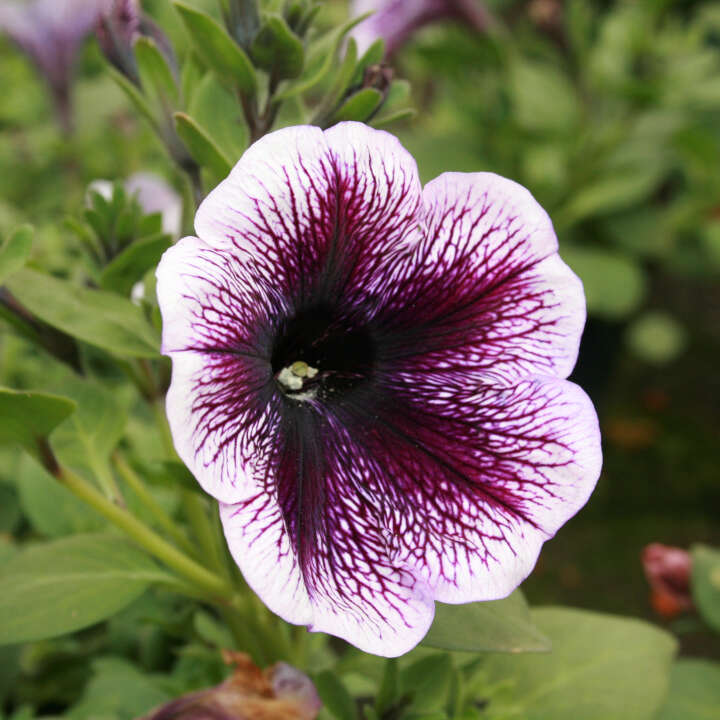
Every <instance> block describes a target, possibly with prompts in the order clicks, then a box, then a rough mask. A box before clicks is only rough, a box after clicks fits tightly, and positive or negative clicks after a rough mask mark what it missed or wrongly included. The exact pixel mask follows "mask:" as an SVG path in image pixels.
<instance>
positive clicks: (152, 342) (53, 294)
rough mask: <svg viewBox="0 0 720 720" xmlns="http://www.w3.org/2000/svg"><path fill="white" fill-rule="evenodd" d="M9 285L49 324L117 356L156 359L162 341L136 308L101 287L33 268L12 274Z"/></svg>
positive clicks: (19, 299)
mask: <svg viewBox="0 0 720 720" xmlns="http://www.w3.org/2000/svg"><path fill="white" fill-rule="evenodd" d="M8 287H9V288H10V291H11V292H12V294H13V295H14V296H15V297H16V298H17V300H18V301H19V302H20V303H21V304H22V305H24V306H25V307H26V308H27V309H28V310H29V311H30V312H32V313H33V314H34V315H37V317H39V318H40V319H41V320H44V321H45V322H46V323H48V324H49V325H52V326H53V327H55V328H58V329H59V330H62V331H63V332H65V333H67V334H68V335H72V336H73V337H76V338H78V339H79V340H83V341H84V342H86V343H89V344H90V345H94V346H96V347H99V348H102V349H103V350H107V351H108V352H111V353H113V354H115V355H118V356H120V357H155V356H157V355H158V351H159V346H160V341H159V338H158V337H157V335H156V332H155V330H154V329H153V328H152V327H151V326H150V325H149V324H148V322H147V320H146V319H145V316H144V315H143V313H142V310H140V308H138V307H136V306H135V305H133V304H132V303H131V302H130V301H129V300H126V299H125V298H122V297H120V296H119V295H115V294H114V293H107V292H103V291H101V290H91V289H89V288H84V287H79V286H77V285H74V284H72V283H70V282H67V281H65V280H58V279H57V278H55V277H52V276H50V275H47V274H45V273H41V272H38V271H36V270H29V269H27V268H26V269H24V270H20V271H19V272H17V273H15V275H13V277H12V278H11V279H10V282H9V283H8Z"/></svg>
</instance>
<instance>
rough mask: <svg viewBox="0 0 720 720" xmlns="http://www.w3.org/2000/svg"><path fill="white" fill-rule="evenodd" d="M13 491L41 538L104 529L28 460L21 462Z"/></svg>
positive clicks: (92, 514)
mask: <svg viewBox="0 0 720 720" xmlns="http://www.w3.org/2000/svg"><path fill="white" fill-rule="evenodd" d="M17 488H18V493H19V495H20V505H21V507H22V510H23V513H24V514H25V517H26V518H27V519H28V520H29V521H30V525H32V527H33V529H34V530H35V531H36V532H38V533H40V534H41V535H44V536H45V537H49V538H58V537H63V536H64V535H72V534H73V533H84V532H94V531H97V530H101V529H102V528H104V527H105V521H104V520H103V518H101V517H100V515H98V514H97V513H95V512H94V511H93V510H92V509H91V508H90V507H89V506H88V505H86V504H85V503H84V502H82V500H79V499H78V498H76V497H75V496H74V495H73V494H72V493H71V492H70V491H69V490H68V489H67V488H66V487H64V486H63V485H61V484H60V483H59V482H58V481H57V480H56V479H55V478H54V477H53V476H52V475H50V474H49V473H48V472H47V471H46V470H45V469H44V468H43V467H42V466H41V465H39V464H38V463H37V462H36V461H35V460H33V459H32V458H29V457H25V458H23V459H22V461H21V463H20V466H19V468H18V472H17Z"/></svg>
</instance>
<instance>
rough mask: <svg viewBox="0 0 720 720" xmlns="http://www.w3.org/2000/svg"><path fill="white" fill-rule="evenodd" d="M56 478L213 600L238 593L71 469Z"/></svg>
mask: <svg viewBox="0 0 720 720" xmlns="http://www.w3.org/2000/svg"><path fill="white" fill-rule="evenodd" d="M56 474H57V477H58V479H59V480H60V482H61V483H62V484H63V485H65V487H66V488H67V489H68V490H70V492H72V493H73V494H74V495H75V496H76V497H78V498H80V499H81V500H83V501H84V502H86V503H87V504H88V505H90V507H92V508H94V509H95V510H96V511H97V512H98V513H100V514H101V515H103V516H104V517H105V518H106V519H107V520H109V521H110V522H111V523H113V524H114V525H115V526H117V527H118V528H120V529H121V530H123V531H124V532H125V533H126V534H127V535H128V536H129V537H131V538H132V539H133V540H135V542H137V543H138V545H140V546H142V547H143V548H145V550H147V551H148V552H149V553H150V554H151V555H153V556H155V557H156V558H157V559H158V560H160V561H161V562H163V563H164V564H165V565H167V566H168V567H169V568H172V569H173V570H175V572H177V573H178V574H179V575H182V576H183V577H184V578H186V579H187V580H189V581H190V582H191V583H192V584H194V585H195V586H196V587H198V588H199V589H202V590H203V591H205V592H207V593H208V594H209V595H210V596H212V597H214V598H218V599H219V598H223V599H225V601H226V602H230V601H232V600H233V599H234V598H233V596H234V595H235V589H234V588H233V587H232V585H230V584H229V583H228V582H227V581H226V580H224V579H223V578H221V577H219V576H218V575H216V574H215V573H212V572H210V571H209V570H206V569H205V568H204V567H203V566H202V565H199V564H198V563H196V562H195V561H194V560H193V559H192V558H189V557H188V556H187V555H185V554H184V553H182V552H180V551H179V550H178V549H177V548H176V547H174V546H173V545H171V544H170V543H169V542H167V541H166V540H164V539H163V538H162V537H160V535H158V534H157V533H156V532H155V531H154V530H151V529H150V528H149V527H148V526H147V525H145V524H144V523H142V522H140V521H139V520H138V519H137V518H135V517H134V516H133V515H131V514H130V513H129V512H128V511H127V510H124V509H123V508H120V507H118V506H117V505H114V504H113V503H112V502H110V501H109V500H108V499H107V498H106V497H105V496H104V495H103V494H102V493H100V492H98V490H96V489H95V488H94V487H93V486H92V485H90V484H89V483H88V482H86V481H85V480H84V479H83V478H81V477H80V476H79V475H76V474H75V473H74V472H72V470H69V469H68V468H62V467H61V468H59V469H58V470H57V473H56Z"/></svg>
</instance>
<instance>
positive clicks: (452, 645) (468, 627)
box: [421, 590, 551, 653]
mask: <svg viewBox="0 0 720 720" xmlns="http://www.w3.org/2000/svg"><path fill="white" fill-rule="evenodd" d="M421 644H422V645H425V646H426V647H433V648H439V649H442V650H460V651H467V652H506V653H521V652H548V651H549V650H550V647H551V645H550V640H549V639H548V638H547V637H546V636H545V635H543V633H542V632H540V630H538V628H537V627H536V626H535V625H534V624H533V622H532V620H531V619H530V610H529V608H528V605H527V602H525V598H524V597H523V595H522V593H521V592H520V590H516V591H515V592H514V593H513V594H512V595H510V596H509V597H507V598H505V599H504V600H493V601H490V602H476V603H468V604H467V605H446V604H444V603H436V604H435V620H434V622H433V624H432V627H431V628H430V630H429V632H428V634H427V635H426V636H425V638H424V639H423V640H422V643H421Z"/></svg>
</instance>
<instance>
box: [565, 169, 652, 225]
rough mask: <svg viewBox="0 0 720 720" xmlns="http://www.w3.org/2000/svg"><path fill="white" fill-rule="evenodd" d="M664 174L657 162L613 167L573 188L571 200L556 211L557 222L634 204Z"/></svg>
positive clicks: (614, 210)
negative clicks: (589, 181) (636, 165)
mask: <svg viewBox="0 0 720 720" xmlns="http://www.w3.org/2000/svg"><path fill="white" fill-rule="evenodd" d="M663 173H664V168H663V167H661V166H660V165H659V164H648V163H644V164H642V165H640V166H639V167H629V168H616V169H614V170H612V171H611V172H610V173H609V174H608V175H607V176H605V177H602V176H601V177H598V178H596V179H594V180H593V181H592V183H590V184H588V185H585V186H583V187H580V188H578V189H577V190H576V191H574V192H573V194H572V200H570V202H569V203H567V205H565V206H564V207H563V208H561V209H560V210H558V211H557V213H556V216H557V223H558V225H559V226H563V227H569V226H571V225H573V224H575V223H578V222H580V221H581V220H584V219H585V218H588V217H593V216H595V215H602V214H607V213H612V212H616V211H618V210H623V209H625V208H628V207H631V206H633V205H637V204H638V203H639V202H641V201H642V200H644V199H645V198H646V197H647V196H648V195H649V194H650V193H651V192H652V191H653V190H654V189H655V188H656V187H657V185H658V183H659V182H660V180H661V179H662V175H663Z"/></svg>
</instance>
